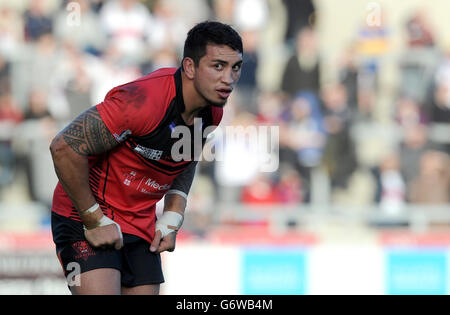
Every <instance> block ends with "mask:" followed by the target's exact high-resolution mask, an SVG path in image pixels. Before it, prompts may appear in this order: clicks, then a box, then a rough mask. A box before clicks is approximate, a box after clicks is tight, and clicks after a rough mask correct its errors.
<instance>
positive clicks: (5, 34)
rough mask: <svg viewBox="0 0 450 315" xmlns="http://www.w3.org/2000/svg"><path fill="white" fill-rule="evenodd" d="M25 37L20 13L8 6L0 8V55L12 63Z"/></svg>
mask: <svg viewBox="0 0 450 315" xmlns="http://www.w3.org/2000/svg"><path fill="white" fill-rule="evenodd" d="M24 36H25V32H24V21H23V19H22V18H21V17H20V15H19V13H18V12H17V11H15V10H13V9H11V8H8V7H7V6H2V7H0V55H2V54H3V56H4V57H5V59H7V60H9V61H11V60H12V59H13V58H14V57H16V56H15V55H16V54H17V53H18V50H19V49H20V47H21V44H22V42H23V39H24Z"/></svg>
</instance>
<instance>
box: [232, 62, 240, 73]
mask: <svg viewBox="0 0 450 315" xmlns="http://www.w3.org/2000/svg"><path fill="white" fill-rule="evenodd" d="M239 70H241V65H240V64H239V65H235V66H234V67H233V71H236V72H237V71H239Z"/></svg>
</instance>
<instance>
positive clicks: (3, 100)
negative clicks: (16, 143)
mask: <svg viewBox="0 0 450 315" xmlns="http://www.w3.org/2000/svg"><path fill="white" fill-rule="evenodd" d="M22 119H23V113H22V111H21V109H20V108H19V107H18V105H17V104H16V103H15V101H14V98H13V97H12V95H11V94H10V93H9V91H5V92H4V93H0V188H4V187H5V186H6V185H8V184H9V183H10V182H11V181H12V179H13V174H14V167H15V160H16V157H15V152H14V150H13V147H12V137H13V135H14V132H15V128H16V126H17V125H19V124H20V122H21V121H22Z"/></svg>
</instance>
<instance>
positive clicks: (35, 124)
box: [13, 86, 57, 205]
mask: <svg viewBox="0 0 450 315" xmlns="http://www.w3.org/2000/svg"><path fill="white" fill-rule="evenodd" d="M24 118H25V119H24V120H23V121H22V123H21V124H20V125H19V126H17V128H16V130H15V133H14V137H13V145H14V148H15V151H16V153H17V160H18V163H20V165H21V167H22V168H23V170H24V171H25V175H26V178H27V184H28V187H27V188H28V192H29V196H30V199H31V200H32V201H38V202H42V203H43V204H46V205H50V202H51V197H50V196H51V192H52V190H53V185H54V184H55V178H56V177H55V176H53V175H52V172H51V171H52V166H53V165H52V161H51V157H50V156H49V155H48V154H46V152H45V148H48V146H49V145H50V141H51V139H52V138H53V137H54V135H55V134H56V131H57V128H56V124H55V120H54V118H53V116H52V114H51V112H50V110H49V107H48V92H47V90H45V89H41V88H40V87H37V86H36V87H32V90H31V92H30V94H29V98H28V103H27V108H26V110H25V114H24ZM42 178H45V179H46V180H45V181H42Z"/></svg>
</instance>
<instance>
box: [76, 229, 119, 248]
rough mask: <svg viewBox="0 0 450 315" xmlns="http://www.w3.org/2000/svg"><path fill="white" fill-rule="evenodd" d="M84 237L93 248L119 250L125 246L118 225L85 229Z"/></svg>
mask: <svg viewBox="0 0 450 315" xmlns="http://www.w3.org/2000/svg"><path fill="white" fill-rule="evenodd" d="M84 236H85V237H86V239H87V240H88V242H89V244H91V245H92V246H93V247H101V246H114V248H115V249H117V250H119V249H121V248H122V246H123V237H122V233H121V231H120V228H119V227H118V225H117V223H112V224H108V225H105V226H98V227H96V228H93V229H90V230H88V229H85V230H84Z"/></svg>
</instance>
